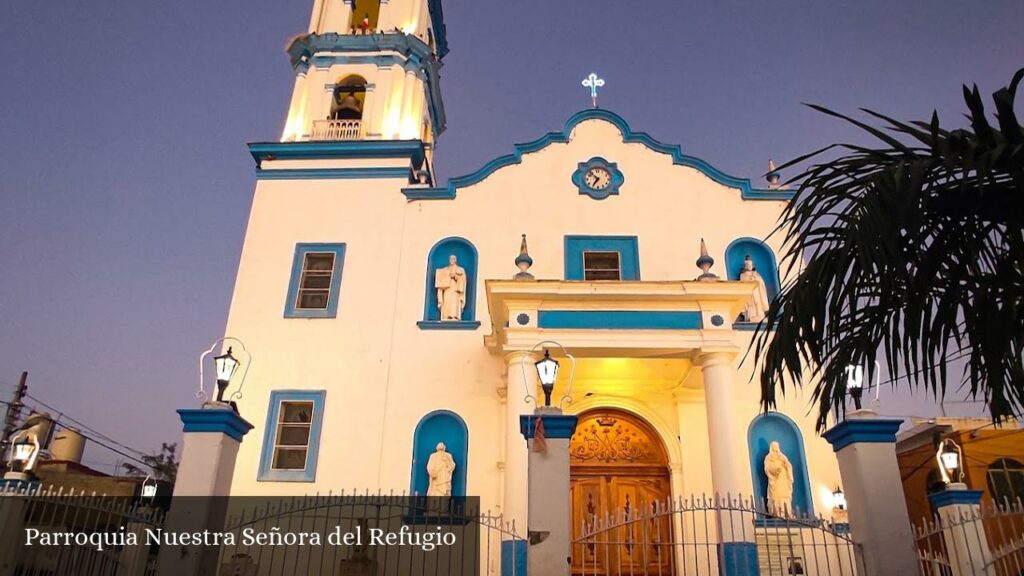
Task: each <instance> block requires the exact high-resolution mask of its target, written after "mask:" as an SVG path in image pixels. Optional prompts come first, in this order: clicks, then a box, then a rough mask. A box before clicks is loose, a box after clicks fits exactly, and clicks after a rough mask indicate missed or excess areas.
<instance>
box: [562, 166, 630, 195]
mask: <svg viewBox="0 0 1024 576" xmlns="http://www.w3.org/2000/svg"><path fill="white" fill-rule="evenodd" d="M593 168H602V169H604V170H605V171H606V172H608V173H609V174H610V175H611V177H612V181H611V182H609V183H608V186H606V187H605V188H603V189H597V188H591V187H590V185H589V184H587V181H586V175H587V172H589V171H590V170H591V169H593ZM625 181H626V177H625V176H623V175H622V171H621V170H619V165H618V164H616V163H614V162H609V161H607V160H605V159H604V158H601V157H600V156H594V157H593V158H591V159H590V160H587V161H586V162H580V163H579V164H577V165H576V171H575V172H573V173H572V183H573V184H575V185H576V187H577V188H579V191H580V194H582V195H585V196H590V197H591V198H593V199H594V200H604V199H605V198H607V197H609V196H618V194H619V187H620V186H622V184H623V183H624V182H625Z"/></svg>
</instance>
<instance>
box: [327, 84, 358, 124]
mask: <svg viewBox="0 0 1024 576" xmlns="http://www.w3.org/2000/svg"><path fill="white" fill-rule="evenodd" d="M362 117H363V107H362V105H361V104H359V99H358V98H356V93H355V91H353V90H349V91H348V92H341V91H338V92H337V93H336V94H335V95H334V106H333V107H332V110H331V118H332V119H334V120H359V119H360V118H362Z"/></svg>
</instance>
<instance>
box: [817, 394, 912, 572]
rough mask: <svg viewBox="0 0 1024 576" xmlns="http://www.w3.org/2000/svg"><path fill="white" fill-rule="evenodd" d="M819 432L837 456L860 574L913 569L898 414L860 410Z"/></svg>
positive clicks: (910, 530) (910, 570)
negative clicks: (898, 454)
mask: <svg viewBox="0 0 1024 576" xmlns="http://www.w3.org/2000/svg"><path fill="white" fill-rule="evenodd" d="M853 416H854V415H853V414H848V415H847V419H846V420H844V421H843V422H840V423H839V424H836V425H835V426H833V427H832V428H831V429H829V430H827V431H826V432H825V434H824V435H823V436H824V437H825V440H828V442H829V443H830V444H831V445H832V449H833V450H834V451H835V452H836V459H837V460H839V473H840V475H841V476H842V479H843V491H844V492H845V493H846V501H847V511H848V512H849V516H850V536H851V537H852V538H853V540H854V541H855V542H857V543H858V544H860V545H861V552H862V556H863V561H864V569H865V571H866V576H885V575H888V574H917V573H918V569H919V568H918V565H917V549H916V547H915V544H914V532H913V529H912V528H911V525H910V517H909V514H908V513H907V502H906V500H905V498H904V496H903V482H902V480H901V478H900V468H899V463H898V462H897V461H896V431H897V430H899V428H900V425H901V424H902V423H903V421H902V420H882V419H879V418H875V417H873V415H872V414H871V413H870V412H869V411H866V410H862V411H859V412H858V414H857V415H856V417H853Z"/></svg>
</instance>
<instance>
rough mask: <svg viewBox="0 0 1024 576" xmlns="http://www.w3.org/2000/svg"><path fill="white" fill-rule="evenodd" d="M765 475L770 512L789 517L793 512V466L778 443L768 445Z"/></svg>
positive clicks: (773, 442)
mask: <svg viewBox="0 0 1024 576" xmlns="http://www.w3.org/2000/svg"><path fill="white" fill-rule="evenodd" d="M764 473H765V474H766V475H767V476H768V512H770V513H772V514H775V515H776V516H789V515H790V512H791V511H792V510H793V464H791V463H790V462H789V458H787V457H786V455H785V454H783V453H782V450H780V449H779V443H778V442H777V441H774V440H773V441H772V443H771V444H769V445H768V455H767V456H765V457H764Z"/></svg>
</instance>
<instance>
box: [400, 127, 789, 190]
mask: <svg viewBox="0 0 1024 576" xmlns="http://www.w3.org/2000/svg"><path fill="white" fill-rule="evenodd" d="M594 119H598V120H605V121H607V122H609V123H611V124H614V125H615V126H616V127H617V128H618V129H619V131H620V132H621V133H622V141H623V142H626V143H634V142H635V143H639V144H643V145H644V146H647V147H648V148H649V149H651V150H654V151H655V152H660V153H662V154H668V155H669V156H671V157H672V163H673V164H677V165H679V166H688V167H690V168H693V169H695V170H699V171H700V172H701V173H703V174H704V175H705V176H707V177H708V178H711V179H712V180H714V181H715V182H718V183H719V184H722V185H723V186H729V187H730V188H736V189H738V190H739V191H740V197H741V198H742V199H744V200H790V199H792V198H793V196H794V194H795V192H794V191H792V190H768V189H762V188H754V187H753V186H752V185H751V184H750V180H748V179H747V178H737V177H735V176H730V175H728V174H726V173H725V172H722V171H721V170H718V169H717V168H715V167H714V166H712V165H710V164H708V163H707V162H705V161H703V160H701V159H700V158H697V157H695V156H688V155H686V154H683V152H682V149H681V148H680V147H679V146H678V145H675V144H664V143H662V142H659V141H657V140H655V139H654V138H652V137H651V136H649V135H648V134H647V133H645V132H634V131H633V130H632V129H630V127H629V124H627V123H626V121H625V120H623V119H622V117H621V116H619V115H618V114H616V113H614V112H611V111H609V110H605V109H603V108H590V109H587V110H582V111H580V112H577V113H575V114H573V115H572V116H570V117H569V119H568V120H566V122H565V127H563V128H562V131H561V132H548V133H547V134H545V135H544V136H541V137H540V138H538V139H536V140H534V141H532V142H527V143H525V144H516V145H515V146H513V152H512V153H511V154H506V155H504V156H499V157H497V158H495V159H494V160H491V161H490V162H488V163H486V164H484V165H483V166H482V167H481V168H480V169H479V170H477V171H476V172H472V173H470V174H466V175H464V176H458V177H456V178H452V179H450V180H449V181H448V184H447V186H444V187H440V188H435V189H434V190H435V191H436V192H435V194H434V195H433V196H432V198H431V199H452V198H455V194H456V191H457V190H458V189H459V188H465V187H467V186H472V185H474V184H477V183H479V182H480V181H482V180H484V179H485V178H487V177H488V176H490V175H491V174H493V173H494V172H495V171H496V170H498V169H499V168H504V167H505V166H511V165H513V164H518V163H520V162H521V161H522V159H523V155H524V154H529V153H532V152H537V151H539V150H543V149H544V148H546V147H547V146H549V145H550V144H564V143H566V142H568V141H569V135H570V134H571V133H572V130H573V129H574V128H575V127H576V125H577V124H579V123H580V122H584V121H586V120H594ZM403 192H405V190H403Z"/></svg>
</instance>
